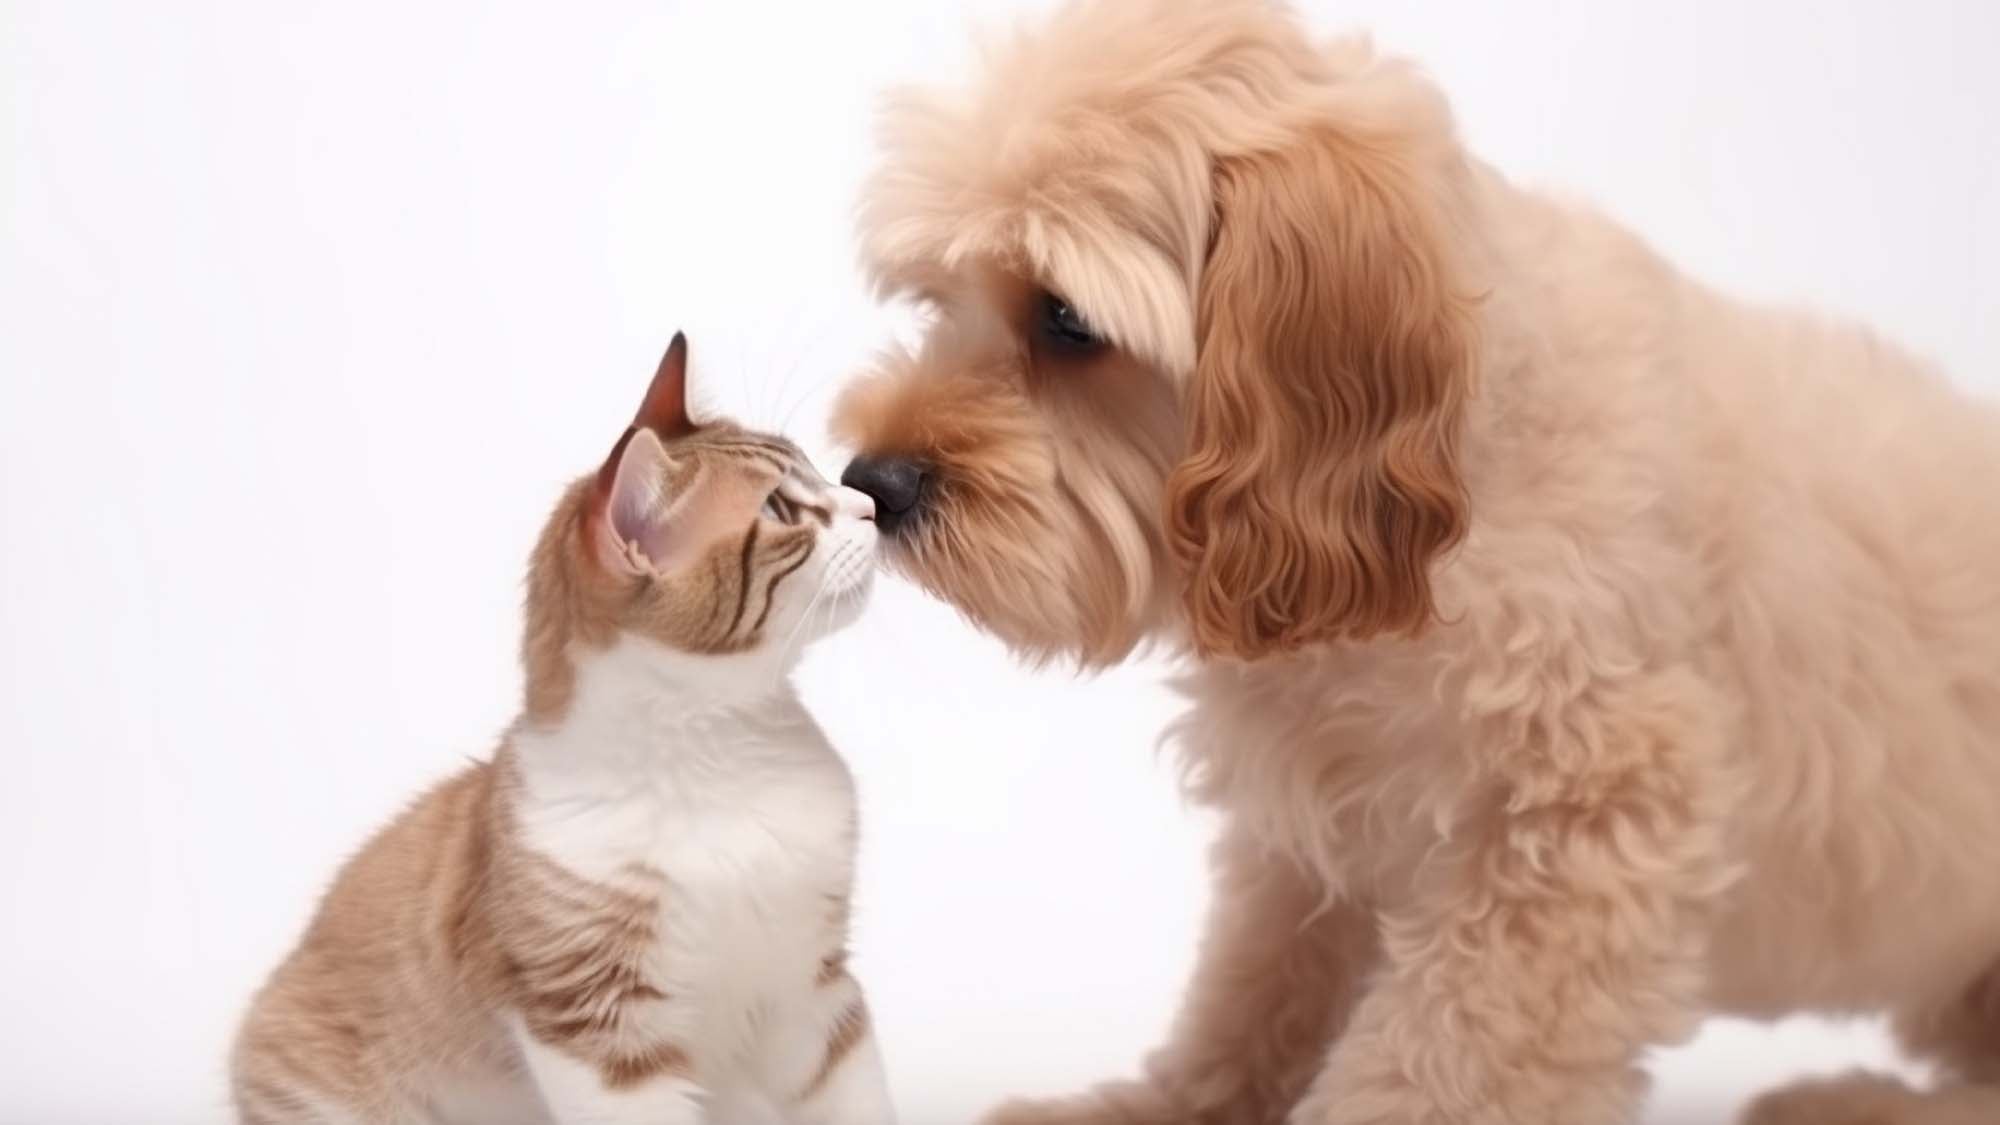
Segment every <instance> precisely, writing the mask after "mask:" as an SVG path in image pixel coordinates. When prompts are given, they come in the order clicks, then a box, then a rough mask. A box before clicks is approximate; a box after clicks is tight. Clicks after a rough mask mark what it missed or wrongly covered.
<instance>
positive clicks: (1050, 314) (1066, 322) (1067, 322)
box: [1041, 293, 1104, 352]
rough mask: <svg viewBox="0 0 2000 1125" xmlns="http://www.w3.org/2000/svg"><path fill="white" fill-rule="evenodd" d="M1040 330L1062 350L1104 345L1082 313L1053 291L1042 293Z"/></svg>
mask: <svg viewBox="0 0 2000 1125" xmlns="http://www.w3.org/2000/svg"><path fill="white" fill-rule="evenodd" d="M1041 330H1042V335H1043V336H1044V337H1045V338H1046V339H1047V340H1048V341H1049V342H1050V343H1052V344H1054V345H1055V346H1057V347H1058V348H1061V349H1063V350H1064V351H1069V352H1091V351H1096V350H1097V349H1098V348H1100V347H1103V346H1104V340H1103V338H1102V337H1100V336H1099V335H1098V334H1097V333H1096V332H1094V331H1092V330H1091V327H1090V325H1089V324H1087V323H1085V321H1084V319H1083V314H1081V313H1079V312H1077V311H1076V309H1074V308H1072V307H1071V306H1070V303H1069V302H1068V301H1065V300H1063V299H1062V298H1061V297H1058V296H1056V295H1055V294H1054V293H1044V294H1042V315H1041Z"/></svg>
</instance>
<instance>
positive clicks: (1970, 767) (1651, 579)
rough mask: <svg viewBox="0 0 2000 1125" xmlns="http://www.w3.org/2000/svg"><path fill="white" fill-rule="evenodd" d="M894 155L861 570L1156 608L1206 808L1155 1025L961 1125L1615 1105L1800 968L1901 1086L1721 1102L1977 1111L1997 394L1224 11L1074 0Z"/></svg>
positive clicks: (1041, 643) (1549, 1117)
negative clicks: (1097, 1069) (1662, 242)
mask: <svg viewBox="0 0 2000 1125" xmlns="http://www.w3.org/2000/svg"><path fill="white" fill-rule="evenodd" d="M884 147H885V153H884V156H883V162H882V165H881V168H880V170H879V172H878V173H877V174H876V175H875V177H874V178H873V180H872V181H871V183H870V184H869V186H868V189H867V193H866V196H865V203H864V209H863V215H862V224H861V227H862V239H863V246H864V249H865V253H866V256H867V260H868V262H869V264H870V266H871V268H872V270H873V271H874V274H875V276H876V278H877V279H878V280H879V282H880V284H881V286H882V288H883V289H884V290H885V291H887V292H891V293H896V294H902V295H907V296H910V297H912V298H914V299H916V300H918V301H920V302H922V303H924V304H926V305H928V306H929V307H930V308H931V310H932V312H933V314H934V315H933V318H932V322H931V326H930V328H929V330H928V333H927V335H926V337H925V338H924V340H923V341H922V343H921V345H919V346H918V347H917V348H915V349H914V350H906V351H898V352H895V353H893V354H891V355H889V356H887V357H886V358H885V359H884V361H883V362H882V364H881V367H880V369H879V370H878V371H875V372H873V373H871V374H870V375H868V376H866V377H864V378H862V379H860V380H858V381H857V382H856V383H854V384H853V385H852V386H851V387H850V388H849V390H848V391H847V393H846V395H845V397H844V399H843V401H842V403H841V405H840V408H839V410H838V411H837V417H836V427H837V429H838V430H839V431H840V432H841V433H842V434H843V435H844V436H845V437H847V438H848V439H850V440H851V441H852V442H853V443H854V444H855V445H856V446H857V447H858V448H860V449H861V450H862V451H864V452H866V453H869V454H874V455H903V456H908V457H915V458H920V459H922V460H923V461H925V462H927V463H928V464H929V465H930V466H931V468H932V471H933V475H932V478H931V484H930V485H929V492H928V494H927V495H926V497H925V498H924V501H923V506H922V508H921V509H920V511H919V512H918V514H917V516H916V518H914V519H913V520H912V522H911V523H910V524H909V526H908V527H907V528H906V529H905V530H904V532H903V534H902V535H901V537H900V539H899V542H898V543H897V545H896V547H895V548H894V555H895V558H896V560H897V562H898V565H900V567H901V568H902V569H903V570H904V571H905V572H906V573H908V574H909V575H911V576H912V577H914V578H915V579H916V580H917V581H918V582H920V583H922V584H923V585H924V586H926V587H928V588H929V589H931V590H933V591H934V592H936V593H938V594H939V595H941V596H943V597H944V598H946V599H948V600H950V601H951V602H953V603H955V604H956V605H958V606H959V607H961V608H962V609H963V610H964V611H965V612H966V613H967V614H968V615H969V616H971V617H972V618H973V619H974V620H975V621H977V622H978V623H980V624H981V625H983V626H984V627H986V628H988V629H990V630H992V631H993V632H995V633H997V634H998V635H1000V636H1001V637H1003V638H1005V639H1006V640H1007V641H1009V642H1010V643H1012V644H1013V645H1014V646H1015V647H1016V648H1017V649H1018V650H1020V651H1021V652H1023V653H1024V654H1026V655H1027V656H1029V657H1031V658H1035V659H1057V658H1070V659H1075V660H1077V661H1079V662H1081V663H1083V664H1085V665H1095V664H1103V663H1107V662H1112V661H1116V660H1118V659H1121V658H1122V657H1123V656H1124V655H1126V654H1127V653H1129V652H1130V651H1132V650H1133V649H1134V647H1135V646H1137V645H1139V644H1141V643H1145V642H1149V641H1151V642H1157V643H1162V644H1166V645H1170V646H1173V647H1175V648H1178V649H1180V650H1182V651H1184V652H1186V653H1187V654H1188V655H1189V656H1190V658H1191V663H1190V668H1191V670H1190V671H1189V673H1188V674H1187V676H1186V678H1185V688H1186V691H1187V693H1188V694H1189V696H1190V697H1191V698H1192V701H1193V706H1192V709H1191V711H1190V713H1189V714H1188V716H1187V717H1186V718H1185V719H1184V720H1183V721H1182V722H1181V723H1180V724H1179V725H1178V727H1177V728H1176V732H1175V737H1176V741H1177V743H1178V745H1179V747H1180V749H1181V750H1182V752H1183V753H1184V754H1185V757H1186V761H1187V763H1188V768H1189V771H1190V777H1191V787H1192V789H1193V791H1194V792H1195V793H1196V794H1197V795H1198V796H1199V797H1200V798H1201V799H1203V800H1205V801H1207V802H1209V803H1211V804H1212V805H1214V806H1215V807H1217V808H1218V809H1220V810H1222V812H1223V813H1224V815H1225V817H1226V820H1227V827H1226V829H1225V831H1224V835H1223V837H1222V840H1221V842H1220V844H1219V845H1218V851H1217V856H1216V874H1217V880H1218V882H1217V888H1216V894H1215V905H1214V917H1213V921H1212V923H1211V928H1210V933H1209V937H1208V939H1207V941H1206V942H1205V944H1204V947H1203V950H1202V954H1201V959H1200V965H1199V968H1198V971H1197V973H1196V976H1195V979H1194V981H1193V983H1192V985H1191V987H1190V991H1189V995H1188V998H1187V1002H1186V1006H1185V1009H1184V1011H1183V1013H1182V1015H1181V1017H1180V1018H1179V1020H1178V1021H1177V1022H1176V1025H1175V1027H1174V1029H1173V1031H1172V1034H1171V1039H1170V1041H1169V1042H1168V1044H1167V1045H1166V1046H1165V1047H1164V1048H1163V1049H1162V1050H1160V1051H1159V1052H1158V1053H1157V1054H1156V1055H1155V1056H1153V1058H1152V1059H1151V1060H1150V1062H1149V1063H1148V1065H1147V1066H1146V1068H1145V1071H1144V1074H1143V1076H1142V1077H1140V1078H1138V1079H1136V1080H1134V1081H1131V1082H1126V1083H1122V1084H1117V1085H1113V1086H1108V1087H1105V1088H1103V1089H1101V1090H1099V1091H1096V1092H1093V1093H1091V1094H1088V1095H1084V1096H1082V1097H1079V1098H1076V1099H1073V1100H1070V1101H1067V1102H1062V1103H1058V1104H1035V1105H1016V1106H1012V1107H1008V1108H1005V1109H1003V1110H1001V1111H999V1112H998V1113H997V1114H996V1116H995V1117H994V1118H993V1120H994V1121H996V1122H1006V1123H1009V1125H1031V1123H1033V1125H1040V1123H1050V1122H1067V1123H1100V1122H1126V1123H1135V1122H1157V1123H1163V1125H1164V1123H1166V1122H1190V1121H1199V1122H1242V1123H1272V1122H1279V1121H1285V1120H1289V1121H1292V1122H1297V1123H1300V1125H1307V1123H1310V1125H1362V1123H1379V1125H1392V1123H1393V1125H1443V1123H1447V1122H1449V1123H1454V1125H1456V1123H1491V1125H1501V1123H1505V1125H1611V1123H1614V1122H1626V1121H1630V1120H1632V1119H1633V1116H1634V1113H1635V1107H1636V1105H1637V1103H1638V1100H1639V1098H1640V1096H1641V1093H1642V1090H1643V1086H1644V1083H1643V1080H1642V1078H1641V1076H1640V1074H1639V1071H1638V1069H1637V1064H1638V1062H1639V1061H1640V1059H1641V1056H1642V1053H1643V1052H1644V1051H1645V1050H1646V1049H1647V1048H1648V1047H1649V1046H1652V1045H1655V1044H1661V1043H1668V1042H1672V1041H1674V1040H1676V1039H1679V1038H1681V1037H1683V1036H1685V1035H1686V1034H1687V1033H1688V1032H1689V1030H1690V1029H1691V1028H1692V1027H1693V1025H1694V1023H1695V1022H1696V1021H1697V1020H1698V1019H1699V1017H1701V1016H1702V1015H1703V1014H1704V1013H1706V1012H1710V1011H1734V1012H1743V1013H1751V1014H1756V1015H1775V1014H1778V1013H1782V1012H1789V1011H1795V1010H1802V1009H1803V1010H1821V1011H1827V1010H1832V1011H1874V1010H1886V1011H1889V1012H1892V1013H1894V1014H1896V1015H1898V1016H1899V1017H1900V1018H1901V1019H1902V1020H1903V1021H1904V1024H1905V1026H1906V1027H1907V1028H1908V1037H1907V1038H1908V1042H1909V1043H1910V1044H1911V1045H1912V1046H1913V1047H1914V1048H1916V1049H1918V1050H1920V1051H1923V1052H1926V1053H1928V1054H1929V1055H1930V1056H1931V1057H1933V1058H1935V1059H1938V1060H1939V1061H1941V1062H1943V1063H1945V1064H1946V1073H1945V1078H1944V1081H1945V1083H1946V1089H1944V1090H1941V1091H1939V1092H1938V1093H1936V1094H1933V1095H1926V1094H1922V1093H1919V1092H1916V1091H1911V1090H1906V1089H1901V1088H1890V1087H1887V1086H1884V1085H1882V1084H1881V1083H1879V1082H1877V1081H1875V1080H1871V1079H1866V1078H1853V1079H1849V1080H1846V1087H1845V1088H1846V1089H1849V1090H1851V1093H1852V1096H1841V1095H1840V1094H1839V1093H1838V1090H1839V1089H1841V1088H1840V1087H1836V1088H1835V1092H1834V1093H1829V1090H1828V1089H1827V1088H1825V1087H1810V1088H1803V1089H1801V1090H1799V1091H1797V1092H1796V1093H1794V1094H1792V1095H1786V1094H1780V1095H1777V1096H1776V1097H1775V1098H1772V1099H1767V1100H1765V1101H1764V1102H1762V1103H1760V1104H1759V1106H1758V1108H1757V1109H1756V1111H1755V1112H1756V1113H1758V1114H1761V1115H1762V1116H1760V1117H1758V1118H1757V1120H1760V1121H1771V1122H1778V1121H1787V1122H1788V1121H1793V1120H1804V1119H1806V1118H1804V1117H1801V1116H1800V1114H1801V1113H1804V1114H1809V1115H1811V1116H1810V1119H1811V1120H1813V1121H1815V1122H1819V1123H1821V1125H1838V1123H1840V1122H1843V1121H1850V1120H1851V1121H1853V1122H1855V1123H1859V1122H1861V1121H1879V1122H1893V1123H1897V1125H1915V1123H1918V1122H1925V1123H1933V1122H1934V1123H1939V1125H1942V1123H1944V1122H1959V1121H1964V1120H1972V1119H1975V1118H1976V1119H1978V1120H2000V1087H1991V1086H1982V1085H1981V1084H1982V1083H1992V1082H1995V1081H1996V1080H2000V1000H1997V999H1996V997H2000V983H1996V976H1995V973H1996V971H2000V969H1997V968H1996V967H2000V491H1996V483H2000V419H1997V418H1996V416H1995V414H1994V412H1993V411H1992V410H1990V409H1989V408H1988V407H1986V406H1984V405H1981V404H1979V403H1976V402H1973V401H1969V400H1968V399H1966V398H1964V397H1962V396H1961V395H1960V394H1958V393H1956V392H1955V391H1954V390H1953V389H1952V388H1951V387H1950V386H1949V385H1948V384H1947V383H1946V382H1945V381H1944V380H1943V379H1942V378H1940V377H1939V376H1938V375H1937V374H1935V373H1934V372H1932V371H1930V370H1928V369H1927V368H1926V367H1925V366H1924V365H1922V364H1920V363H1918V362H1916V361H1914V360H1912V359H1911V358H1909V357H1908V356H1906V355H1905V354H1904V353H1902V352H1900V351H1898V350H1896V349H1895V348H1894V347H1892V346H1890V345H1888V344H1885V343H1883V342H1881V341H1879V340H1877V339H1875V338H1873V337H1872V336H1870V335H1868V334H1867V333H1866V332H1864V331H1862V330H1860V329H1857V328H1852V327H1847V326H1843V325H1839V324H1833V323H1827V322H1824V321H1820V320H1817V319H1814V318H1812V317H1809V316H1805V315H1800V314H1795V313H1791V312H1786V311H1781V310H1774V309H1766V308H1755V307H1751V306H1748V305H1745V304H1742V303H1739V302H1736V301H1733V300H1729V299H1726V298H1724V297H1721V296H1719V295H1717V294H1716V293H1715V292H1713V291H1711V290H1709V289H1707V288H1704V287H1702V286H1700V285H1698V284H1696V283H1694V282H1691V281H1689V280H1687V279H1685V278H1683V277H1682V276H1681V275H1679V274H1678V273H1676V272H1675V271H1674V270H1673V269H1672V268H1671V267H1670V266H1669V265H1668V264H1667V263H1666V262H1664V261H1662V260H1661V259H1660V258H1658V257H1656V256H1655V255H1654V254H1653V253H1652V252H1651V251H1650V250H1648V248H1647V247H1646V246H1645V245H1643V244H1642V243H1641V242H1640V241H1639V240H1638V239H1636V238H1634V237H1633V236H1632V235H1630V234H1628V233H1626V232H1625V231H1623V230H1621V229H1619V228H1618V227H1616V226H1614V225H1612V224H1611V223H1609V222H1607V221H1605V220H1604V219H1602V218H1599V217H1598V216H1596V215H1594V214H1592V213H1590V212H1588V211H1586V210H1583V209H1580V208H1577V207H1574V206H1570V205H1566V204H1563V203H1559V202H1556V201H1553V200H1551V199H1549V198H1546V197H1544V196H1542V195H1538V194H1533V193H1530V192H1526V191H1523V190H1521V189H1519V188H1517V187H1515V186H1513V185H1511V184H1510V183H1508V182H1507V181H1506V180H1504V179H1503V178H1502V177H1501V176H1500V175H1498V174H1497V173H1496V172H1494V171H1493V170H1492V169H1491V168H1489V167H1487V166H1485V165H1484V164H1481V163H1480V162H1478V161H1477V160H1475V159H1473V158H1472V157H1471V156H1469V155H1468V154H1467V153H1466V152H1465V151H1464V150H1463V149H1462V148H1461V146H1460V144H1459V142H1458V140H1457V138H1456V136H1455V134H1454V129H1453V125H1452V120H1451V116H1450V113H1449V110H1448V108H1447V106H1446V103H1445V101H1444V99H1443V97H1442V96H1441V94H1440V93H1439V91H1438V90H1437V89H1435V88H1434V87H1433V85H1432V84H1430V83H1429V82H1428V81H1427V80H1426V79H1425V78H1423V77H1422V76H1421V75H1420V74H1419V73H1418V72H1416V71H1415V70H1413V69H1412V68H1411V67H1409V66H1407V65H1405V64H1403V63H1400V62H1397V61H1394V60H1391V59H1388V58H1384V57H1382V56H1380V55H1378V54H1377V53H1375V51H1374V49H1373V48H1372V47H1371V46H1370V45H1369V44H1367V43H1366V42H1365V41H1361V40H1356V39H1344V40H1336V41H1332V42H1327V43H1317V44H1316V43H1314V42H1312V41H1310V40H1309V39H1308V38H1307V37H1306V35H1305V34H1304V33H1303V32H1302V30H1301V29H1300V28H1299V27H1298V26H1297V24H1296V23H1295V21H1294V19H1293V18H1292V17H1291V16H1290V15H1288V14H1287V13H1285V12H1283V11H1281V10H1279V9H1276V8H1273V7H1271V6H1267V5H1266V4H1264V3H1262V2H1259V0H1084V2H1082V3H1078V4H1073V5H1072V6H1070V7H1067V8H1064V9H1062V10H1060V11H1059V12H1057V13H1056V14H1054V15H1053V16H1052V17H1050V19H1049V22H1048V23H1047V24H1046V25H1045V26H1043V27H1042V28H1041V29H1040V30H1035V31H1027V32H1023V33H1020V34H1017V35H1015V36H1013V37H1012V38H1009V39H1007V40H1005V41H1002V42H999V43H996V44H995V45H994V46H993V49H992V50H991V51H990V52H989V54H988V57H987V60H986V67H985V70H984V73H983V76H982V77H980V78H979V79H978V80H977V82H976V84H975V85H973V86H972V87H971V88H970V89H968V90H963V91H950V92H944V91H931V92H911V93H906V94H904V95H902V96H901V97H899V98H898V99H896V100H895V101H894V102H893V103H892V105H891V107H890V109H889V110H888V113H887V117H886V128H885V134H884ZM1045 290H1046V291H1050V292H1053V293H1055V294H1058V295H1060V297H1061V298H1062V299H1064V300H1066V301H1067V302H1069V303H1070V304H1072V305H1073V306H1074V307H1075V308H1076V309H1078V310H1080V311H1081V313H1082V314H1083V315H1084V316H1085V317H1086V318H1087V319H1088V321H1089V322H1090V324H1091V325H1092V326H1094V328H1095V330H1096V331H1097V332H1098V333H1100V334H1101V335H1102V336H1103V337H1104V338H1105V339H1106V340H1107V341H1108V344H1107V346H1106V347H1105V348H1103V349H1101V350H1096V351H1081V352H1079V351H1077V350H1074V349H1064V348H1055V347H1051V346H1050V345H1049V341H1048V340H1047V339H1045V338H1044V334H1043V333H1041V332H1040V331H1039V330H1038V329H1037V327H1036V325H1037V316H1038V310H1041V309H1043V308H1044V306H1043V305H1042V304H1041V302H1042V301H1043V300H1045V298H1043V297H1042V296H1041V295H1040V294H1041V293H1042V292H1043V291H1045ZM1814 1105H1820V1106H1829V1107H1831V1108H1830V1109H1826V1110H1823V1111H1815V1110H1814V1109H1813V1108H1812V1107H1813V1106H1814ZM1795 1111H1796V1112H1795ZM1788 1114H1790V1115H1789V1116H1788ZM1828 1114H1831V1116H1828ZM1843 1115H1845V1116H1843ZM1967 1115H1970V1116H1967Z"/></svg>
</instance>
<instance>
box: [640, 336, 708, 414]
mask: <svg viewBox="0 0 2000 1125" xmlns="http://www.w3.org/2000/svg"><path fill="white" fill-rule="evenodd" d="M687 363H688V342H687V334H686V333H684V332H676V333H674V338H673V341H672V342H671V343H669V344H668V345H667V354H665V355H663V356H661V357H660V367H659V370H657V371H655V372H653V382H652V385H650V386H648V387H647V388H646V398H645V401H643V402H641V403H640V404H639V413H638V414H637V415H636V416H635V417H633V419H632V426H633V428H634V429H641V430H651V431H653V432H654V433H656V434H658V435H659V436H661V437H663V438H676V437H680V436H681V435H682V434H685V433H687V432H688V431H690V430H692V429H694V423H693V422H690V421H688V412H687Z"/></svg>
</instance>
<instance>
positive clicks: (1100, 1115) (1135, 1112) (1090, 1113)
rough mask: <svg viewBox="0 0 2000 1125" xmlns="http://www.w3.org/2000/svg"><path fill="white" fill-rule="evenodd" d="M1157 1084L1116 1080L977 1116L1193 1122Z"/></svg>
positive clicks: (1117, 1124) (1063, 1123) (1015, 1121)
mask: <svg viewBox="0 0 2000 1125" xmlns="http://www.w3.org/2000/svg"><path fill="white" fill-rule="evenodd" d="M1194 1122H1195V1119H1194V1118H1193V1117H1192V1116H1190V1115H1188V1114H1186V1113H1183V1112H1181V1111H1179V1110H1178V1109H1176V1108H1175V1106H1174V1105H1173V1103H1172V1102H1171V1101H1170V1100H1169V1099H1168V1098H1167V1097H1166V1095H1165V1094H1163V1093H1161V1092H1160V1091H1159V1090H1158V1089H1157V1088H1155V1087H1153V1086H1150V1085H1148V1084H1146V1083H1143V1082H1116V1083H1111V1084H1109V1085H1105V1086H1100V1087H1098V1088H1097V1089H1095V1090H1092V1091H1091V1092H1089V1093H1087V1094H1082V1095H1079V1096H1076V1097H1070V1098H1054V1099H1049V1100H1026V1099H1023V1100H1017V1101H1011V1102H1007V1103H1005V1104H1003V1105H1001V1106H1000V1107H999V1108H997V1109H995V1110H993V1111H992V1112H990V1113H988V1114H987V1115H986V1116H985V1117H982V1118H980V1121H979V1125H1194Z"/></svg>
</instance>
